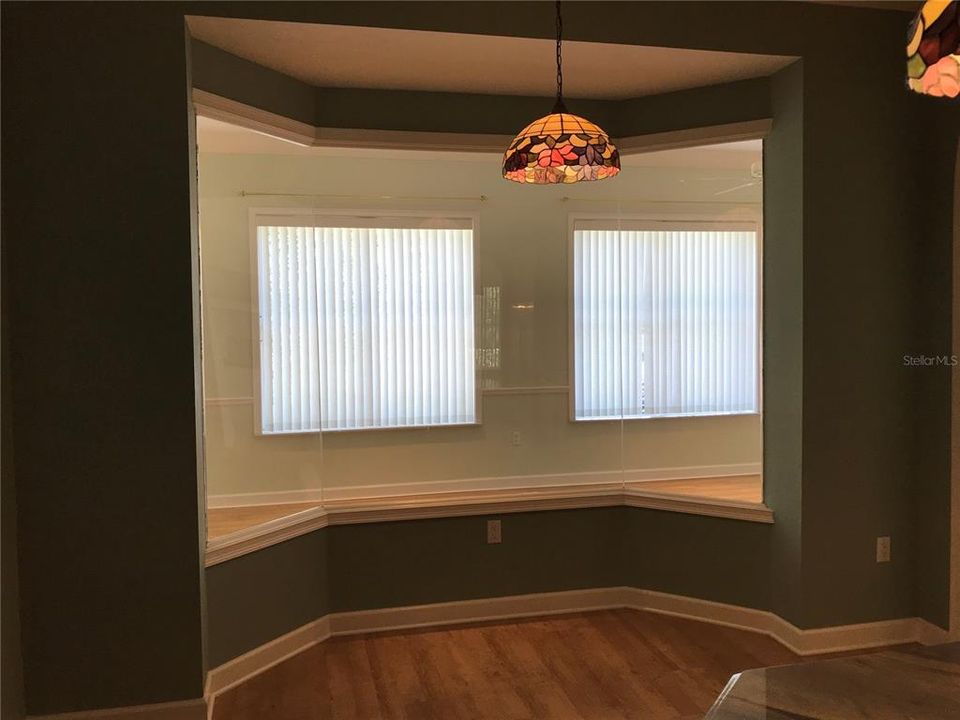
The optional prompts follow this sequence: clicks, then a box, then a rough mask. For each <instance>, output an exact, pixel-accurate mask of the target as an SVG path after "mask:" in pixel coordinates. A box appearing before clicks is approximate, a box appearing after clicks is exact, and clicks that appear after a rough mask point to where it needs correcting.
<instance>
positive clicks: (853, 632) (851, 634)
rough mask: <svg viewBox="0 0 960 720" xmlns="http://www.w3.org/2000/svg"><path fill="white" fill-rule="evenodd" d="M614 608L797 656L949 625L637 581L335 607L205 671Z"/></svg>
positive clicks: (219, 684)
mask: <svg viewBox="0 0 960 720" xmlns="http://www.w3.org/2000/svg"><path fill="white" fill-rule="evenodd" d="M612 608H629V609H633V610H645V611H649V612H656V613H662V614H664V615H673V616H676V617H683V618H688V619H691V620H699V621H702V622H708V623H711V624H714V625H725V626H728V627H734V628H738V629H741V630H748V631H750V632H759V633H763V634H765V635H769V636H770V637H772V638H774V639H775V640H778V641H779V642H781V643H782V644H783V645H785V646H786V647H788V648H789V649H790V650H792V651H793V652H795V653H797V654H798V655H817V654H821V653H829V652H840V651H846V650H858V649H866V648H872V647H880V646H885V645H899V644H905V643H915V642H918V643H922V644H925V645H928V644H935V643H937V642H943V641H944V639H945V637H946V633H945V632H944V631H939V629H937V628H933V626H931V625H930V624H929V623H927V622H925V621H923V620H921V619H919V618H901V619H897V620H885V621H881V622H874V623H862V624H857V625H841V626H838V627H830V628H817V629H812V630H801V629H800V628H798V627H796V626H795V625H793V624H792V623H790V622H788V621H786V620H784V619H783V618H781V617H779V616H778V615H775V614H773V613H771V612H768V611H766V610H757V609H755V608H747V607H742V606H738V605H728V604H725V603H718V602H713V601H710V600H701V599H699V598H692V597H685V596H682V595H673V594H670V593H663V592H657V591H654V590H643V589H639V588H630V587H609V588H590V589H584V590H569V591H563V592H552V593H538V594H533V595H513V596H508V597H495V598H484V599H479V600H460V601H454V602H445V603H433V604H429V605H412V606H406V607H397V608H385V609H380V610H361V611H357V612H347V613H333V614H330V615H326V616H324V617H322V618H320V619H318V620H315V621H313V622H311V623H308V624H307V625H304V626H303V627H301V628H298V629H297V630H294V631H293V632H290V633H287V634H286V635H284V636H282V637H280V638H277V639H276V640H273V641H271V642H269V643H267V644H265V645H262V646H261V647H259V648H256V649H254V650H252V651H250V652H248V653H246V654H245V655H241V656H240V657H238V658H236V659H234V660H231V661H229V662H227V663H225V664H223V665H221V666H220V667H217V668H214V669H213V670H211V671H210V673H209V675H208V677H207V687H208V689H209V693H210V694H211V695H213V696H215V695H216V694H217V693H220V692H223V691H224V690H226V689H228V688H230V687H234V686H235V685H237V684H239V683H241V682H243V681H244V680H246V679H248V678H250V677H252V676H253V675H256V674H257V673H259V672H263V671H264V670H266V669H267V668H269V667H272V666H274V665H276V664H277V663H279V662H282V661H283V660H285V659H287V658H289V657H291V656H292V655H295V654H296V653H298V652H300V651H302V650H305V649H306V648H309V647H312V646H313V645H315V644H317V643H319V642H322V641H323V640H325V639H326V638H327V637H331V636H339V635H354V634H358V633H370V632H384V631H389V630H401V629H414V628H429V627H438V626H444V625H453V624H469V623H477V622H487V621H491V620H511V619H517V618H524V617H541V616H548V615H559V614H564V613H571V612H584V611H589V610H603V609H612ZM936 631H938V632H936ZM211 706H212V704H211Z"/></svg>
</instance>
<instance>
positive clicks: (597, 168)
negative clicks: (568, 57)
mask: <svg viewBox="0 0 960 720" xmlns="http://www.w3.org/2000/svg"><path fill="white" fill-rule="evenodd" d="M555 3H556V13H557V17H556V20H557V102H556V104H555V105H554V106H553V112H551V113H550V114H549V115H545V116H544V117H542V118H537V119H536V120H534V121H533V122H532V123H530V124H529V125H527V126H526V127H525V128H524V129H523V130H521V131H520V133H519V134H518V135H517V136H516V137H515V138H514V139H513V142H511V143H510V146H509V147H508V148H507V151H506V152H505V153H504V154H503V177H504V178H505V179H507V180H510V181H512V182H518V183H524V184H529V185H555V184H557V183H565V184H566V183H575V182H580V181H582V180H603V179H605V178H611V177H613V176H614V175H616V174H617V173H619V172H620V153H619V152H618V151H617V148H616V146H615V145H614V144H613V143H612V142H610V136H609V135H607V133H606V132H605V131H604V130H603V128H601V127H600V126H599V125H597V124H596V123H592V122H590V121H589V120H587V119H586V118H583V117H580V116H579V115H573V114H571V113H570V112H569V111H568V110H567V108H566V106H565V105H564V103H563V16H562V15H561V14H560V0H555ZM544 5H546V3H544Z"/></svg>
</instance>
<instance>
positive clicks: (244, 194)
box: [240, 190, 487, 202]
mask: <svg viewBox="0 0 960 720" xmlns="http://www.w3.org/2000/svg"><path fill="white" fill-rule="evenodd" d="M240 197H305V198H337V199H340V200H479V201H480V202H486V200H487V196H486V195H471V196H466V197H450V196H446V197H441V196H436V197H431V196H428V195H329V194H323V193H275V192H250V191H249V190H241V191H240Z"/></svg>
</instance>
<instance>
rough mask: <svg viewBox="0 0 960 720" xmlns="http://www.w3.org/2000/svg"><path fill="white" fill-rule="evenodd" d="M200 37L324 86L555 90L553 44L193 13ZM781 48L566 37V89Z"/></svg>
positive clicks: (716, 75) (632, 91)
mask: <svg viewBox="0 0 960 720" xmlns="http://www.w3.org/2000/svg"><path fill="white" fill-rule="evenodd" d="M187 22H188V24H189V27H190V32H191V34H192V35H193V37H195V38H196V39H198V40H201V41H202V42H205V43H207V44H209V45H213V46H216V47H218V48H221V49H222V50H226V51H227V52H229V53H231V54H233V55H237V56H239V57H242V58H245V59H247V60H250V61H252V62H255V63H257V64H259V65H263V66H265V67H268V68H271V69H273V70H277V71H279V72H281V73H284V74H285V75H290V76H291V77H294V78H297V79H298V80H301V81H303V82H306V83H309V84H311V85H315V86H319V87H353V88H376V89H391V90H427V91H435V92H466V93H481V94H497V95H532V96H544V97H550V96H552V95H553V94H554V93H555V87H556V85H555V83H556V79H555V78H556V68H555V65H554V63H555V48H554V41H552V40H543V39H533V38H516V37H500V36H493V35H469V34H463V33H445V32H427V31H421V30H396V29H388V28H371V27H355V26H345V25H320V24H311V23H292V22H274V21H265V20H243V19H236V18H213V17H198V16H190V17H188V18H187ZM793 60H794V58H791V57H786V56H780V55H754V54H748V53H732V52H716V51H707V50H685V49H678V48H662V47H647V46H640V45H615V44H610V43H591V42H579V41H567V42H564V44H563V61H564V62H563V70H564V73H563V74H564V94H565V95H567V96H568V97H575V98H597V99H606V100H620V99H624V98H631V97H640V96H642V95H654V94H658V93H664V92H671V91H674V90H682V89H685V88H691V87H699V86H702V85H716V84H719V83H725V82H731V81H734V80H743V79H746V78H752V77H762V76H765V75H770V74H771V73H773V72H776V71H777V70H779V69H780V68H783V67H785V66H786V65H789V64H790V63H791V62H792V61H793Z"/></svg>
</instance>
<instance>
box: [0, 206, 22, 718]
mask: <svg viewBox="0 0 960 720" xmlns="http://www.w3.org/2000/svg"><path fill="white" fill-rule="evenodd" d="M5 225H6V224H5V223H3V226H2V227H0V242H2V240H3V238H5V237H6V236H7V233H6V226H5ZM4 254H5V251H4ZM0 272H2V275H3V277H2V279H0V293H2V299H0V577H2V580H0V688H2V691H0V718H3V719H4V720H7V719H8V718H9V720H19V719H20V718H22V717H23V714H24V704H23V661H22V659H21V652H20V648H21V644H20V572H19V569H18V562H17V486H16V480H15V479H14V468H13V424H12V422H11V421H12V419H13V417H12V412H11V410H12V409H13V405H12V403H11V402H10V391H11V389H12V386H11V375H10V342H9V337H8V336H9V328H10V324H9V322H8V317H7V314H8V312H9V309H10V300H9V296H8V289H9V283H8V281H7V280H8V278H7V263H5V262H4V263H2V264H0Z"/></svg>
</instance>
